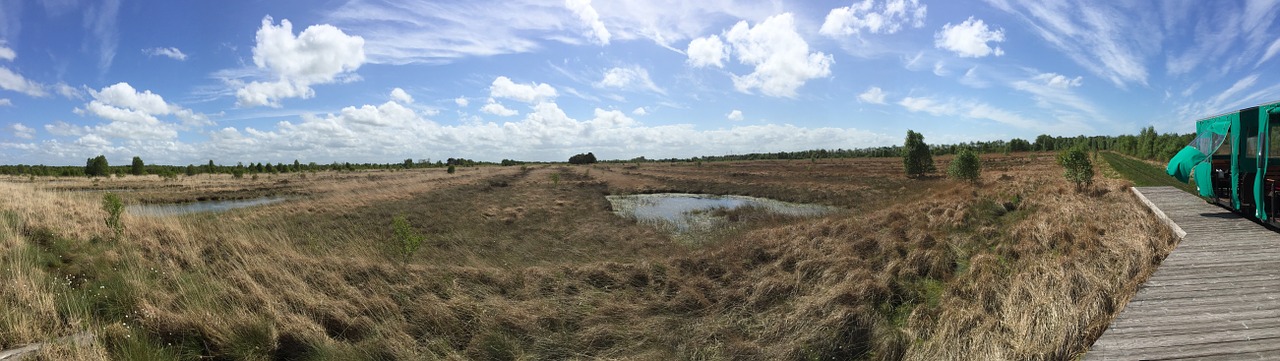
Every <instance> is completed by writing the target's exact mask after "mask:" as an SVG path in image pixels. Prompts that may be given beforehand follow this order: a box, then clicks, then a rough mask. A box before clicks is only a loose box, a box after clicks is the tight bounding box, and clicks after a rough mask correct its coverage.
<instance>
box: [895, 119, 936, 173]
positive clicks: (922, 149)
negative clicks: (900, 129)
mask: <svg viewBox="0 0 1280 361" xmlns="http://www.w3.org/2000/svg"><path fill="white" fill-rule="evenodd" d="M902 165H903V167H904V168H906V171H907V177H908V178H916V177H920V176H923V175H925V174H929V173H933V172H934V171H937V168H934V166H933V155H932V154H930V153H929V145H928V144H925V143H924V135H922V134H920V133H916V132H914V131H911V130H908V131H907V141H906V143H905V144H903V147H902Z"/></svg>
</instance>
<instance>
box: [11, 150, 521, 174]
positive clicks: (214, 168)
mask: <svg viewBox="0 0 1280 361" xmlns="http://www.w3.org/2000/svg"><path fill="white" fill-rule="evenodd" d="M524 163H525V162H520V164H524ZM491 164H496V163H492V162H482V161H474V160H470V159H465V158H449V159H448V160H446V161H437V162H435V163H431V162H430V161H429V160H421V161H419V162H414V161H412V160H411V159H406V160H405V161H404V162H400V163H385V164H383V163H348V162H333V163H329V164H317V163H316V162H310V163H302V162H300V161H298V160H296V159H295V160H294V161H293V163H280V162H277V163H275V164H272V163H270V162H258V163H252V162H251V163H248V164H245V163H244V162H237V163H236V164H235V165H221V164H216V163H215V162H214V161H213V160H209V162H208V163H206V164H202V165H195V164H188V165H185V166H181V165H157V164H147V163H146V162H144V161H143V160H142V158H141V157H133V161H132V162H131V163H130V164H129V165H123V166H112V165H110V164H109V163H108V162H107V157H106V156H104V155H99V156H96V157H93V158H89V159H87V160H86V161H85V165H84V166H50V165H43V164H40V165H26V164H17V165H0V175H32V176H40V177H84V176H89V177H105V176H110V175H116V176H120V177H123V176H125V175H148V174H156V175H160V176H161V177H164V178H172V177H177V176H178V175H186V176H195V175H200V174H232V175H236V174H238V175H245V174H250V175H252V174H259V173H262V174H280V173H294V172H318V171H357V170H369V169H387V170H390V169H410V168H446V167H448V166H450V165H453V166H463V167H472V166H478V165H491Z"/></svg>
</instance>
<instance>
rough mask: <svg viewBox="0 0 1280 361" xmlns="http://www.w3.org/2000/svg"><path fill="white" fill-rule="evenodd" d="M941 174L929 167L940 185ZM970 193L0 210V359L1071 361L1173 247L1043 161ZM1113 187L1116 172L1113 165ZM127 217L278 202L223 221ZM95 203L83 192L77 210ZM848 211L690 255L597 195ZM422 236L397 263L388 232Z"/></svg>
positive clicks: (143, 197)
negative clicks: (755, 201)
mask: <svg viewBox="0 0 1280 361" xmlns="http://www.w3.org/2000/svg"><path fill="white" fill-rule="evenodd" d="M949 159H950V158H949V157H942V158H940V159H938V161H939V164H938V168H939V169H945V167H946V162H947V161H949ZM982 160H983V166H984V168H983V173H982V179H981V182H980V183H979V184H977V185H973V184H968V183H962V182H957V181H952V180H947V179H943V178H930V179H918V180H911V179H907V178H905V177H904V176H903V173H902V162H901V160H900V159H897V158H885V159H847V160H817V161H810V160H803V161H743V162H708V163H640V164H632V163H625V164H596V165H591V166H562V165H535V166H527V167H521V166H513V167H496V166H495V167H476V168H461V169H459V172H458V173H457V174H448V173H446V172H445V170H444V169H414V170H402V171H364V172H342V173H337V172H319V173H295V174H287V175H274V176H265V175H263V176H260V177H258V179H252V178H245V179H235V178H232V177H231V176H229V175H198V176H194V177H189V178H188V177H179V178H178V179H177V180H169V181H164V180H161V179H160V178H158V177H155V176H151V177H145V176H144V177H125V178H122V179H115V178H113V179H104V180H98V181H92V180H88V179H82V178H75V179H69V178H68V179H41V178H36V179H28V178H10V179H7V180H4V181H3V182H0V193H3V194H5V195H8V196H6V197H0V213H2V214H0V215H2V217H0V268H2V269H4V270H5V272H3V273H0V278H2V279H0V349H7V348H13V347H17V346H21V345H25V344H29V343H32V342H39V341H44V340H50V339H55V338H57V337H60V336H66V335H74V334H79V333H82V332H85V331H88V332H90V333H92V334H93V335H94V336H93V340H92V342H88V343H75V344H70V343H68V344H54V345H53V346H50V347H46V348H44V349H42V350H41V351H40V353H39V354H37V355H36V357H37V358H44V359H102V358H111V359H141V358H181V359H190V358H198V357H202V356H212V357H213V358H217V359H584V358H585V359H594V358H610V359H614V358H625V359H677V358H678V359H770V360H776V359H831V358H835V359H848V358H870V359H921V360H926V359H927V360H935V359H985V360H995V359H1018V360H1021V359H1062V358H1070V357H1073V356H1076V355H1078V354H1080V353H1082V352H1084V351H1085V350H1086V349H1087V348H1088V346H1089V345H1090V344H1091V343H1092V342H1093V340H1094V339H1095V338H1096V337H1097V336H1098V335H1099V334H1101V332H1102V331H1103V330H1104V329H1105V328H1106V327H1107V325H1108V324H1109V322H1110V320H1111V319H1112V318H1113V317H1114V316H1115V314H1116V313H1118V312H1119V309H1121V308H1122V307H1123V306H1124V304H1125V303H1126V302H1127V301H1128V299H1129V298H1130V297H1131V296H1132V295H1133V293H1134V292H1135V290H1136V288H1137V285H1138V284H1139V283H1140V282H1141V281H1142V280H1144V279H1145V278H1146V276H1147V275H1149V274H1150V273H1151V272H1152V271H1154V269H1155V266H1156V265H1157V264H1158V263H1159V261H1160V260H1162V259H1163V257H1164V256H1165V255H1166V254H1167V253H1168V251H1169V250H1170V249H1171V247H1172V245H1173V242H1175V241H1176V238H1175V237H1174V236H1173V235H1172V234H1171V233H1170V231H1169V230H1168V229H1167V228H1165V227H1164V226H1163V225H1162V224H1160V223H1159V221H1157V220H1156V219H1155V217H1154V216H1152V215H1151V214H1150V213H1149V212H1148V211H1147V210H1146V208H1144V207H1142V206H1140V205H1139V203H1138V202H1137V201H1136V200H1135V199H1134V197H1133V195H1132V194H1131V193H1130V192H1128V190H1127V187H1128V186H1129V185H1130V183H1129V182H1128V181H1124V180H1118V179H1105V178H1104V179H1098V180H1097V181H1095V183H1094V185H1093V186H1092V187H1090V188H1089V189H1087V190H1085V191H1083V192H1077V191H1076V190H1075V189H1074V186H1073V185H1072V184H1069V183H1067V182H1066V181H1065V180H1064V179H1063V177H1062V170H1061V168H1059V167H1058V166H1056V165H1055V164H1054V161H1053V155H1052V154H1049V153H1022V154H1014V155H984V156H983V157H982ZM1099 161H1101V160H1100V159H1099ZM104 189H110V190H115V191H116V192H117V194H119V195H120V196H121V197H122V198H124V200H125V202H126V203H131V204H137V203H166V202H174V201H194V200H205V199H251V198H256V197H262V196H286V197H289V200H288V201H285V202H280V203H274V204H268V205H263V206H258V207H253V208H245V209H240V210H234V211H230V212H226V213H217V214H191V215H185V216H175V217H147V216H141V215H131V214H125V215H124V217H123V223H124V225H125V229H124V231H123V233H122V234H121V235H120V236H119V237H118V238H117V237H114V235H113V232H112V231H111V230H110V229H108V228H107V226H106V225H105V224H104V222H103V219H104V218H105V217H106V216H107V214H106V213H105V212H104V211H103V210H102V207H101V199H102V198H101V197H102V193H101V192H100V191H96V190H104ZM85 190H89V191H85ZM660 192H679V193H707V194H724V195H727V194H733V195H744V196H754V197H763V198H770V199H775V200H780V201H787V202H796V203H812V204H820V205H826V206H834V207H840V208H844V209H848V211H847V212H839V213H833V214H830V215H827V216H822V217H815V218H797V217H738V216H735V217H729V218H730V219H735V220H745V221H743V222H740V223H741V224H737V225H735V226H734V227H726V228H724V229H723V230H722V231H718V232H705V234H699V235H698V237H701V239H700V240H699V241H698V242H686V241H682V240H678V239H675V238H673V237H675V236H673V235H672V234H671V233H670V232H666V231H662V230H659V229H656V228H654V227H650V226H648V225H645V224H638V223H637V222H635V221H633V220H628V219H624V218H620V217H618V216H616V215H615V214H613V212H611V210H610V204H609V202H608V201H607V200H606V199H605V196H606V195H617V194H637V193H660ZM397 216H403V217H404V218H405V219H406V220H407V221H408V222H409V223H410V224H411V225H412V226H413V228H414V229H415V230H416V231H417V232H419V233H420V234H422V235H423V236H425V242H424V243H423V246H422V247H421V249H418V250H417V251H416V252H414V253H413V254H412V255H410V256H408V257H405V256H404V255H403V253H402V248H401V247H402V246H401V245H400V244H399V243H398V242H397V241H396V239H395V234H394V232H393V227H392V219H393V218H395V217H397Z"/></svg>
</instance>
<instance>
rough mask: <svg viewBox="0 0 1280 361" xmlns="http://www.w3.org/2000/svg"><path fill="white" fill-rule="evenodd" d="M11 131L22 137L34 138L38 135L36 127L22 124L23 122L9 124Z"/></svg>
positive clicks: (14, 134)
mask: <svg viewBox="0 0 1280 361" xmlns="http://www.w3.org/2000/svg"><path fill="white" fill-rule="evenodd" d="M9 131H10V132H13V136H15V137H18V138H22V139H33V138H35V137H36V130H35V128H31V127H28V126H25V125H22V123H13V124H9Z"/></svg>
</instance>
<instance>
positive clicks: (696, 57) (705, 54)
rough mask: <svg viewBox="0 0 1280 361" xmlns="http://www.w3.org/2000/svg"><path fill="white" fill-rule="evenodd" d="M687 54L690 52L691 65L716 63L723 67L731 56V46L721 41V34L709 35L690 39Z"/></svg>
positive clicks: (715, 64) (701, 65) (700, 65)
mask: <svg viewBox="0 0 1280 361" xmlns="http://www.w3.org/2000/svg"><path fill="white" fill-rule="evenodd" d="M685 54H689V60H688V62H689V65H692V66H694V67H704V66H712V65H714V66H715V67H717V68H723V67H724V62H725V60H727V59H728V58H729V48H728V47H725V45H724V42H723V41H720V36H719V35H709V36H706V37H701V38H697V39H693V40H692V41H690V42H689V48H688V49H686V50H685Z"/></svg>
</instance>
